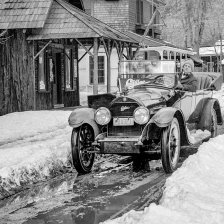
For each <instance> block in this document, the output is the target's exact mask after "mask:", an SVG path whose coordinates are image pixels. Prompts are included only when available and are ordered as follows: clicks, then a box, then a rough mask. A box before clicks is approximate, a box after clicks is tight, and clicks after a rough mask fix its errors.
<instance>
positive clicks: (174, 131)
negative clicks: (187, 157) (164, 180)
mask: <svg viewBox="0 0 224 224" xmlns="http://www.w3.org/2000/svg"><path fill="white" fill-rule="evenodd" d="M161 157H162V158H161V159H162V165H163V169H164V170H165V172H166V173H172V172H174V171H175V170H176V169H177V165H178V161H179V157H180V126H179V122H178V120H177V118H173V120H172V122H171V124H170V125H169V126H168V127H167V128H165V129H164V130H163V131H162V135H161Z"/></svg>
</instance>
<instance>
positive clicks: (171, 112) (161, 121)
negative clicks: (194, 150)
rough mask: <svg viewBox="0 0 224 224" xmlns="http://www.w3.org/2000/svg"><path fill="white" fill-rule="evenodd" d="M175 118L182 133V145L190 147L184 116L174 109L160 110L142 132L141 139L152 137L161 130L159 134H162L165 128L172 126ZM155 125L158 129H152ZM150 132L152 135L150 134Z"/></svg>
mask: <svg viewBox="0 0 224 224" xmlns="http://www.w3.org/2000/svg"><path fill="white" fill-rule="evenodd" d="M174 117H176V118H177V119H178V121H179V125H180V133H181V145H190V144H191V143H190V141H189V139H188V135H187V129H186V123H185V120H184V115H183V113H182V112H181V110H179V109H178V108H174V107H166V108H162V109H160V110H159V111H158V112H157V113H156V114H155V115H154V116H153V117H152V118H151V119H150V120H149V122H148V123H147V124H146V126H145V127H144V129H143V131H142V135H141V137H140V139H141V140H143V139H145V137H146V136H147V135H151V134H152V133H153V132H155V131H156V130H158V129H159V130H160V131H159V132H161V131H162V129H163V128H165V127H168V126H169V125H170V124H171V122H172V120H173V118H174ZM153 124H155V126H156V127H154V128H150V126H152V125H153ZM149 130H150V132H151V133H148V131H149ZM159 137H160V136H159Z"/></svg>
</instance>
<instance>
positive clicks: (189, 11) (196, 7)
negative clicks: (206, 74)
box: [165, 0, 211, 54]
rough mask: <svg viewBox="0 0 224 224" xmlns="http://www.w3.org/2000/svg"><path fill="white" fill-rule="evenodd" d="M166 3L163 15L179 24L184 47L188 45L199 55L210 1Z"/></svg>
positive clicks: (173, 1) (189, 0)
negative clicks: (174, 19) (182, 33)
mask: <svg viewBox="0 0 224 224" xmlns="http://www.w3.org/2000/svg"><path fill="white" fill-rule="evenodd" d="M166 3H167V5H166V10H165V15H166V16H168V17H174V18H176V20H177V21H179V22H180V25H181V28H182V30H183V32H184V39H183V43H184V45H185V47H189V45H190V46H191V47H192V48H193V50H194V51H196V52H197V54H199V48H200V45H201V42H202V37H203V32H204V28H205V23H206V19H207V16H208V9H209V7H210V6H211V0H167V1H166ZM177 32H178V31H177Z"/></svg>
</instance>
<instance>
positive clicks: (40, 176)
mask: <svg viewBox="0 0 224 224" xmlns="http://www.w3.org/2000/svg"><path fill="white" fill-rule="evenodd" d="M70 113H71V111H27V112H21V113H12V114H8V115H5V116H2V117H0V124H1V126H0V132H1V133H0V137H1V141H0V153H1V157H0V198H3V197H5V196H8V195H11V194H13V193H15V192H16V191H18V190H19V189H21V188H23V187H24V186H26V185H30V184H32V183H36V182H38V181H40V180H46V179H48V178H51V177H54V176H56V175H57V174H58V173H64V172H65V171H66V168H68V169H69V168H70V163H71V162H70V136H71V128H70V127H69V126H68V121H67V120H68V116H69V114H70Z"/></svg>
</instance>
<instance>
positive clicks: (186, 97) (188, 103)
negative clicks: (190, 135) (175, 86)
mask: <svg viewBox="0 0 224 224" xmlns="http://www.w3.org/2000/svg"><path fill="white" fill-rule="evenodd" d="M177 94H179V96H180V97H179V99H178V100H177V101H176V103H175V104H174V107H176V108H178V109H180V110H181V111H182V113H183V115H184V118H185V121H186V122H187V121H188V119H189V117H190V115H191V113H192V105H193V93H192V92H188V91H178V92H177Z"/></svg>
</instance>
